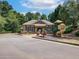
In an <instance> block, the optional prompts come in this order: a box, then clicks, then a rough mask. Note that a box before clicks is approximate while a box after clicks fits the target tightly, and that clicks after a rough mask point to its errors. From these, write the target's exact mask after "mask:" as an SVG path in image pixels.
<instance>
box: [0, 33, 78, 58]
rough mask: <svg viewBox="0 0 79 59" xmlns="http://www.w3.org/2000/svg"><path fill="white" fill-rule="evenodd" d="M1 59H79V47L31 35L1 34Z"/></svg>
mask: <svg viewBox="0 0 79 59" xmlns="http://www.w3.org/2000/svg"><path fill="white" fill-rule="evenodd" d="M52 39H54V38H52ZM0 59H79V47H77V46H72V45H67V44H61V43H56V42H50V41H45V40H40V39H34V38H32V36H31V35H26V36H20V35H16V34H0Z"/></svg>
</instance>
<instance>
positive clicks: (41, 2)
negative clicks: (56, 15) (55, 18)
mask: <svg viewBox="0 0 79 59" xmlns="http://www.w3.org/2000/svg"><path fill="white" fill-rule="evenodd" d="M7 1H8V2H9V4H11V5H12V7H13V8H14V10H16V11H17V12H20V13H23V14H25V13H27V12H32V13H36V12H40V13H44V14H49V13H51V12H52V11H54V10H55V8H56V7H57V6H58V5H59V4H62V3H63V2H64V0H7Z"/></svg>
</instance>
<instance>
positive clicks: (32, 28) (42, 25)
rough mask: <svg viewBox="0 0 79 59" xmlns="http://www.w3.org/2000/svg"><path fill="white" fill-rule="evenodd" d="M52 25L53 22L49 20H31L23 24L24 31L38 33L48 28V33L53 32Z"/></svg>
mask: <svg viewBox="0 0 79 59" xmlns="http://www.w3.org/2000/svg"><path fill="white" fill-rule="evenodd" d="M52 26H53V23H51V22H49V21H47V20H31V21H28V22H26V23H24V24H23V32H26V33H36V32H37V31H39V30H41V32H43V31H44V30H46V31H47V33H52Z"/></svg>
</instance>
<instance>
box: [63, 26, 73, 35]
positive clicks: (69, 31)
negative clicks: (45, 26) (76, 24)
mask: <svg viewBox="0 0 79 59" xmlns="http://www.w3.org/2000/svg"><path fill="white" fill-rule="evenodd" d="M72 31H73V27H72V26H70V27H68V28H66V30H65V32H64V33H65V34H67V33H71V32H72Z"/></svg>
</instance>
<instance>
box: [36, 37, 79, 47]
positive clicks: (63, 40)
mask: <svg viewBox="0 0 79 59" xmlns="http://www.w3.org/2000/svg"><path fill="white" fill-rule="evenodd" d="M35 38H38V39H42V40H48V41H53V42H59V43H65V44H70V45H76V46H79V40H76V39H72V38H60V37H53V36H46V37H45V38H42V37H35Z"/></svg>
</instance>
